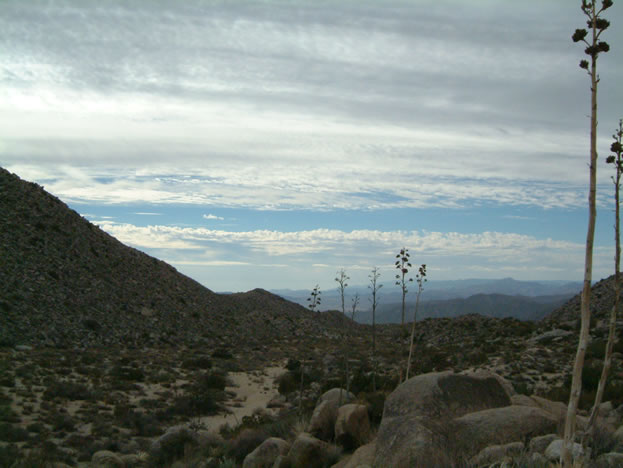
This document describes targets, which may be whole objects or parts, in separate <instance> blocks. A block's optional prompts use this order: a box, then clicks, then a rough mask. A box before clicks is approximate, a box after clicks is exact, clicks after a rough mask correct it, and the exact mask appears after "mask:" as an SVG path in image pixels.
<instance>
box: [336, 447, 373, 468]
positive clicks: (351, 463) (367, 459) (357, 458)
mask: <svg viewBox="0 0 623 468" xmlns="http://www.w3.org/2000/svg"><path fill="white" fill-rule="evenodd" d="M375 452H376V442H371V443H369V444H366V445H362V446H361V447H359V448H358V449H357V450H355V453H353V455H352V456H351V457H350V458H349V459H348V462H346V464H345V465H344V467H343V468H360V467H361V466H368V465H369V466H373V465H374V453H375Z"/></svg>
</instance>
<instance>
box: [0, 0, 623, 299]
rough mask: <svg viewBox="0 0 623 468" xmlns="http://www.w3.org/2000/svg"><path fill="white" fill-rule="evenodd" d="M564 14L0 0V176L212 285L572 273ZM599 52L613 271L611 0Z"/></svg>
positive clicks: (585, 86)
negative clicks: (35, 189) (408, 273)
mask: <svg viewBox="0 0 623 468" xmlns="http://www.w3.org/2000/svg"><path fill="white" fill-rule="evenodd" d="M580 3H581V2H580V1H570V0H545V1H543V0H524V1H522V2H514V1H509V0H478V1H477V0H471V1H467V0H439V1H436V2H429V1H423V0H410V1H407V0H404V1H400V0H386V1H380V0H374V1H372V0H332V1H328V0H314V1H312V0H308V1H295V0H289V1H272V0H255V1H242V0H221V1H216V0H214V1H211V0H185V1H183V2H180V1H174V0H150V1H147V0H123V1H122V0H0V31H2V32H1V33H0V165H1V166H2V167H5V168H7V169H8V170H10V171H11V172H14V173H16V174H17V175H19V176H20V177H22V178H23V179H26V180H30V181H35V182H37V183H39V184H41V185H43V186H44V187H45V189H46V190H48V191H49V192H51V193H52V194H54V195H56V196H58V197H59V198H60V199H61V200H63V201H64V202H65V203H67V204H68V205H69V206H70V207H71V208H72V209H74V210H76V211H77V212H78V213H80V214H81V215H83V216H84V217H85V218H86V219H88V220H90V221H91V222H93V223H95V224H97V225H98V226H100V227H101V228H102V229H104V230H105V231H106V232H108V233H110V234H112V235H113V236H115V237H117V238H118V239H119V240H121V241H122V242H124V243H126V244H128V245H130V246H132V247H135V248H137V249H140V250H142V251H144V252H147V253H149V254H150V255H154V256H156V257H158V258H160V259H163V260H165V261H167V262H169V263H170V264H172V265H173V266H174V267H176V268H177V269H178V270H179V271H180V272H182V273H184V274H186V275H188V276H191V277H192V278H194V279H196V280H197V281H199V282H201V283H202V284H204V285H205V286H207V287H208V288H210V289H212V290H215V291H245V290H249V289H253V288H256V287H261V288H265V289H285V288H291V289H310V290H311V289H312V288H313V287H314V286H315V285H316V284H319V285H320V287H321V289H332V288H335V286H336V283H335V281H334V278H335V275H336V271H337V270H338V269H340V268H344V269H345V270H346V272H347V274H348V275H349V276H350V278H351V279H350V283H351V284H365V283H367V282H368V275H369V274H370V271H371V269H372V268H373V267H374V266H378V267H379V268H380V272H381V274H382V277H381V280H380V281H381V282H386V283H392V282H393V281H394V275H395V272H394V270H393V266H394V265H393V264H394V257H395V254H396V253H397V252H398V250H400V248H401V247H403V246H404V247H407V248H408V249H409V252H410V254H411V259H412V263H413V264H414V266H415V265H419V264H421V263H425V264H427V269H428V276H429V279H430V280H433V281H434V280H435V279H444V280H447V279H464V278H504V277H513V278H515V279H519V280H581V279H582V276H583V268H584V244H585V239H586V229H587V218H588V209H587V202H586V200H587V186H588V161H589V114H590V89H589V88H590V79H589V77H588V76H587V74H586V72H585V71H584V70H581V69H580V68H579V67H578V63H579V61H580V60H581V59H583V58H584V57H585V55H584V53H583V49H584V47H582V46H581V45H580V44H574V43H573V42H572V41H571V35H572V34H573V31H574V30H575V29H576V28H581V27H584V26H585V17H584V16H583V14H582V11H581V9H580ZM599 3H601V2H599ZM604 16H605V17H606V18H607V19H609V20H610V21H611V23H612V26H611V27H610V29H608V30H607V31H605V32H604V34H603V36H602V39H604V40H606V41H607V42H609V44H610V46H611V50H610V52H608V53H607V54H603V55H600V57H599V60H598V71H599V74H600V78H601V81H600V83H599V134H598V152H599V154H600V160H599V161H598V184H599V185H598V203H599V210H598V220H597V232H596V244H595V257H594V260H595V263H594V278H595V279H600V278H602V277H606V276H608V275H610V274H611V272H613V269H614V265H613V256H614V241H613V239H614V232H613V224H614V215H613V184H612V182H611V180H610V177H611V175H612V174H613V170H612V168H611V167H610V166H607V165H606V164H605V157H606V156H607V155H608V154H609V151H608V149H609V147H610V143H611V142H612V134H613V132H614V130H615V128H616V127H617V126H618V121H619V119H620V118H623V86H621V83H623V33H622V31H623V1H621V0H615V5H614V6H613V7H612V8H610V9H609V10H608V11H607V12H606V13H605V14H604Z"/></svg>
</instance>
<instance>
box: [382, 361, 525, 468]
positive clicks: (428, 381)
mask: <svg viewBox="0 0 623 468" xmlns="http://www.w3.org/2000/svg"><path fill="white" fill-rule="evenodd" d="M510 404H511V401H510V397H509V395H508V392H507V391H506V389H505V388H504V386H502V385H501V384H500V381H499V380H498V379H497V378H496V377H494V376H493V374H489V373H479V374H478V375H473V374H472V375H470V374H454V373H453V372H451V371H448V372H433V373H429V374H422V375H418V376H416V377H413V378H411V379H409V380H407V381H406V382H403V383H402V384H400V385H399V386H398V387H397V388H396V390H394V391H393V392H392V393H391V394H390V395H389V396H388V397H387V399H386V400H385V407H384V410H383V419H382V420H381V425H380V427H379V431H378V437H377V449H376V457H375V460H376V464H377V465H379V466H392V467H396V468H399V467H409V466H413V464H414V462H416V461H417V459H418V457H420V454H426V453H428V452H429V451H430V450H431V447H433V445H435V444H434V443H433V442H434V440H433V439H435V442H436V441H437V440H438V439H444V438H445V439H448V437H451V436H452V435H451V434H449V433H448V434H444V432H446V431H451V430H452V428H451V425H450V423H451V420H452V419H453V418H455V417H458V416H463V415H465V414H467V413H471V412H474V411H480V410H485V409H489V408H499V407H504V406H509V405H510ZM446 436H447V437H446ZM513 440H518V439H513ZM493 443H495V442H493ZM480 448H482V447H480ZM422 456H424V455H422Z"/></svg>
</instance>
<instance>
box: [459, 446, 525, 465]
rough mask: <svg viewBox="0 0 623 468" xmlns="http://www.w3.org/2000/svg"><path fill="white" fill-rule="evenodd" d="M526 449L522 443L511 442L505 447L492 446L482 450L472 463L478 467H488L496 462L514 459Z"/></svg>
mask: <svg viewBox="0 0 623 468" xmlns="http://www.w3.org/2000/svg"><path fill="white" fill-rule="evenodd" d="M524 448H525V447H524V444H523V443H522V442H511V443H510V444H505V445H490V446H489V447H486V448H484V449H482V450H481V451H480V452H479V453H478V455H476V456H475V457H474V458H472V459H471V462H470V463H472V464H474V465H476V466H482V465H487V466H488V465H491V464H493V463H496V462H501V461H502V460H504V459H506V458H509V457H510V458H511V459H512V458H513V457H516V456H517V455H519V454H520V453H521V452H522V450H523V449H524Z"/></svg>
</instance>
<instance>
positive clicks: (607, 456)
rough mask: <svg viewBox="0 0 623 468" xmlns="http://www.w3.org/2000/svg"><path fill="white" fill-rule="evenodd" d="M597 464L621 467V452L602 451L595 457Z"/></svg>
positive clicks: (613, 467)
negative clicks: (602, 452) (601, 453)
mask: <svg viewBox="0 0 623 468" xmlns="http://www.w3.org/2000/svg"><path fill="white" fill-rule="evenodd" d="M597 466H599V467H604V468H605V467H612V468H615V467H621V466H623V453H618V452H610V453H604V454H603V455H600V456H599V457H597Z"/></svg>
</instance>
